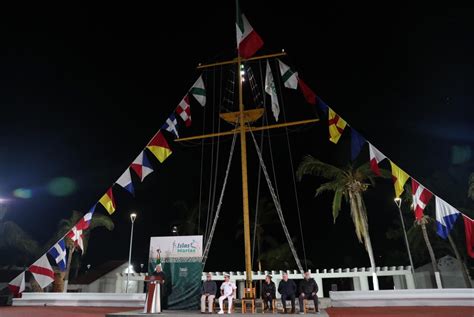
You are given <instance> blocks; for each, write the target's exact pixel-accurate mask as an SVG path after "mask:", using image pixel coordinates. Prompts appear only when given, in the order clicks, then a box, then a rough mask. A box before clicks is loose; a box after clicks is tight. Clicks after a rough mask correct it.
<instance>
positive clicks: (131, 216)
mask: <svg viewBox="0 0 474 317" xmlns="http://www.w3.org/2000/svg"><path fill="white" fill-rule="evenodd" d="M135 219H137V214H136V213H134V212H132V213H131V214H130V221H131V222H132V228H131V229H130V248H129V250H128V268H127V284H126V286H125V293H128V282H129V280H130V268H131V267H132V263H131V262H132V241H133V224H134V223H135Z"/></svg>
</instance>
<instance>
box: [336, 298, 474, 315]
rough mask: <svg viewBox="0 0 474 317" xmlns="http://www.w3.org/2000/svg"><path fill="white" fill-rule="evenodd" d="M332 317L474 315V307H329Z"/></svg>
mask: <svg viewBox="0 0 474 317" xmlns="http://www.w3.org/2000/svg"><path fill="white" fill-rule="evenodd" d="M327 312H328V314H329V316H331V317H348V316H351V317H362V316H364V317H375V316H377V317H379V316H380V317H398V316H407V317H408V316H410V317H441V316H443V317H444V316H446V317H473V316H474V300H473V306H472V307H426V306H425V307H358V308H349V307H348V308H328V309H327Z"/></svg>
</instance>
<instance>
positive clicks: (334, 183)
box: [314, 181, 339, 196]
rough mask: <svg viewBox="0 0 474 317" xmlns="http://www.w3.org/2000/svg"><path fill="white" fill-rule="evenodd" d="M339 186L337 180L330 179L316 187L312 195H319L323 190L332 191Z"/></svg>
mask: <svg viewBox="0 0 474 317" xmlns="http://www.w3.org/2000/svg"><path fill="white" fill-rule="evenodd" d="M338 188H339V183H338V182H337V181H330V182H327V183H324V184H322V185H321V186H319V187H318V188H317V189H316V193H315V195H314V196H319V195H321V194H322V193H324V192H334V191H336V190H337V189H338Z"/></svg>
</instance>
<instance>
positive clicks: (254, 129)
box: [174, 119, 319, 142]
mask: <svg viewBox="0 0 474 317" xmlns="http://www.w3.org/2000/svg"><path fill="white" fill-rule="evenodd" d="M318 121H319V119H308V120H301V121H295V122H287V123H278V124H273V125H266V126H261V127H245V132H250V131H252V132H254V131H262V130H269V129H277V128H284V127H291V126H295V125H302V124H308V123H314V122H318ZM239 130H240V129H237V130H235V129H234V130H230V131H225V132H219V133H209V134H203V135H196V136H190V137H187V138H179V139H175V140H174V141H175V142H184V141H192V140H201V139H207V138H213V137H217V136H225V135H231V134H234V133H235V132H236V131H237V132H238V131H239Z"/></svg>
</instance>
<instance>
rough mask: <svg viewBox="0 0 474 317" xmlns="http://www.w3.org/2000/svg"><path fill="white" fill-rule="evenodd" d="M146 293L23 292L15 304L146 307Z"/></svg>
mask: <svg viewBox="0 0 474 317" xmlns="http://www.w3.org/2000/svg"><path fill="white" fill-rule="evenodd" d="M144 305H145V294H135V293H133V294H125V293H23V294H22V298H14V299H13V306H83V307H88V306H90V307H144Z"/></svg>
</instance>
